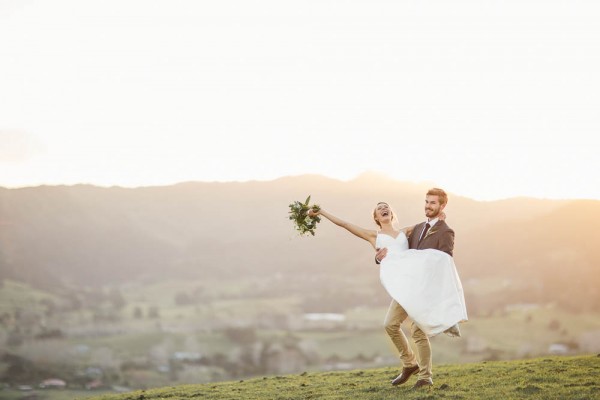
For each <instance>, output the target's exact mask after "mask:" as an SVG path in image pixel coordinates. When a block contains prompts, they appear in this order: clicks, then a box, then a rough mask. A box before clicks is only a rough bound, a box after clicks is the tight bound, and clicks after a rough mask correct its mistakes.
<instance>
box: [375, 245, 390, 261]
mask: <svg viewBox="0 0 600 400" xmlns="http://www.w3.org/2000/svg"><path fill="white" fill-rule="evenodd" d="M376 250H377V253H376V254H375V263H377V264H379V263H381V260H383V259H384V258H385V256H386V255H387V248H386V247H384V248H382V249H376Z"/></svg>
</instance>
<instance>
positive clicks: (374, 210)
mask: <svg viewBox="0 0 600 400" xmlns="http://www.w3.org/2000/svg"><path fill="white" fill-rule="evenodd" d="M380 204H385V205H386V206H388V208H389V209H390V213H391V214H392V221H394V219H395V217H396V213H394V210H393V209H392V206H390V205H389V204H388V203H386V202H385V201H380V202H379V203H377V204H376V205H375V208H374V209H373V220H374V221H375V223H376V224H377V226H378V227H380V228H381V224H380V223H379V221H377V207H378V206H379V205H380ZM395 225H396V224H394V223H393V222H392V226H395Z"/></svg>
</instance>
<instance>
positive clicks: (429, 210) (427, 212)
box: [425, 208, 440, 219]
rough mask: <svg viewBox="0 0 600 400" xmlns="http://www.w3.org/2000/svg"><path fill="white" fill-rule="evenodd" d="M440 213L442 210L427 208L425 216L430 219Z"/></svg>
mask: <svg viewBox="0 0 600 400" xmlns="http://www.w3.org/2000/svg"><path fill="white" fill-rule="evenodd" d="M429 213H433V214H429ZM438 215H440V210H437V211H434V210H431V209H429V208H427V209H425V216H426V217H427V218H429V219H434V218H435V217H437V216H438Z"/></svg>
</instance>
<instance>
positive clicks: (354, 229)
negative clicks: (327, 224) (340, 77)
mask: <svg viewBox="0 0 600 400" xmlns="http://www.w3.org/2000/svg"><path fill="white" fill-rule="evenodd" d="M308 215H309V216H310V217H314V216H315V215H321V216H323V217H325V218H327V219H328V220H330V221H331V222H333V223H334V224H336V225H337V226H340V227H342V228H344V229H346V230H347V231H348V232H350V233H352V234H353V235H355V236H357V237H359V238H361V239H364V240H366V241H367V242H369V243H371V246H373V247H375V239H377V232H376V231H374V230H370V229H365V228H361V227H360V226H357V225H354V224H351V223H350V222H346V221H344V220H342V219H340V218H338V217H336V216H335V215H332V214H330V213H328V212H327V211H325V210H323V209H322V208H321V209H320V210H319V211H317V212H315V211H313V210H310V211H309V212H308Z"/></svg>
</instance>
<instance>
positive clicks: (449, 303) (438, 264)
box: [375, 232, 467, 336]
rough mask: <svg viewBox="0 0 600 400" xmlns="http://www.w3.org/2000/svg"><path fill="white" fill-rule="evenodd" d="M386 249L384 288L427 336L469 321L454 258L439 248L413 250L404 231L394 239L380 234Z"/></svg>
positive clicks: (380, 243) (378, 244)
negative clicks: (409, 246)
mask: <svg viewBox="0 0 600 400" xmlns="http://www.w3.org/2000/svg"><path fill="white" fill-rule="evenodd" d="M375 243H376V247H377V248H382V247H386V248H387V249H388V252H387V255H386V256H385V257H384V259H383V260H382V261H381V266H380V272H379V277H380V279H381V283H382V285H383V287H385V289H386V290H387V292H388V293H389V294H390V296H392V298H393V299H394V300H396V301H397V302H398V304H400V305H401V306H402V307H403V308H404V310H405V311H406V312H407V313H408V316H409V317H410V318H411V319H412V320H413V321H414V322H415V324H417V326H419V328H421V330H422V331H423V332H425V334H426V335H427V336H434V335H437V334H438V333H441V332H444V331H445V330H447V329H448V328H450V327H452V326H453V325H456V324H458V323H459V322H464V321H467V309H466V307H465V297H464V293H463V288H462V284H461V282H460V278H459V276H458V272H457V271H456V266H455V265H454V259H453V258H452V257H451V256H449V255H448V254H446V253H444V252H443V251H439V250H435V249H426V250H412V249H409V248H408V240H407V238H406V235H405V234H404V232H400V234H399V235H398V236H397V237H396V238H394V237H392V236H390V235H387V234H385V233H379V234H378V235H377V240H376V242H375Z"/></svg>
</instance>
